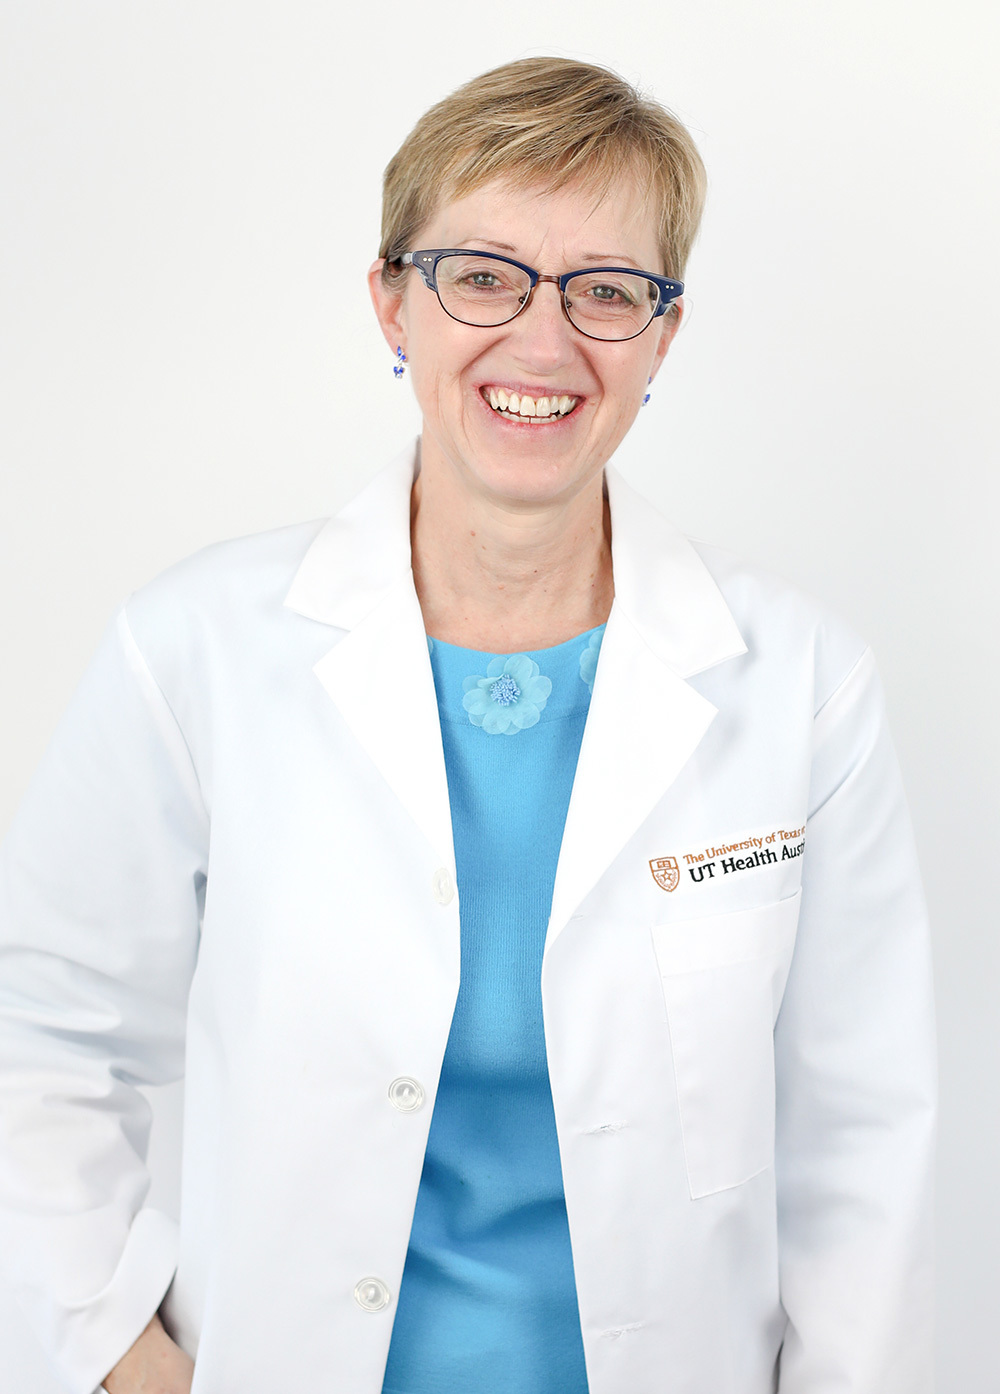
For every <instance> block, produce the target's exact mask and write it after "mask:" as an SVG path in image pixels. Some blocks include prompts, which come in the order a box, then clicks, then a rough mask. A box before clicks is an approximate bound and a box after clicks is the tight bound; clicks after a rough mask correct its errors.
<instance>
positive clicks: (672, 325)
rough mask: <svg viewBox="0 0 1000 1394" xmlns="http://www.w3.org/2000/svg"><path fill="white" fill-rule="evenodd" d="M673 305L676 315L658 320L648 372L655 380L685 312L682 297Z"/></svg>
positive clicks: (664, 316) (669, 315)
mask: <svg viewBox="0 0 1000 1394" xmlns="http://www.w3.org/2000/svg"><path fill="white" fill-rule="evenodd" d="M674 304H675V305H676V306H677V313H676V315H672V314H670V313H669V312H668V313H667V314H665V315H663V316H661V318H660V337H659V339H658V340H657V344H656V351H655V353H654V356H653V364H652V367H651V368H650V370H649V376H650V378H655V377H656V375H657V373H658V372H659V371H660V368H661V367H662V366H663V360H664V359H665V358H666V356H667V350H668V349H669V348H670V345H671V344H672V343H673V341H674V337H675V335H676V333H677V331H678V329H680V327H681V320H682V319H683V318H684V315H685V312H686V306H685V304H684V300H683V297H682V298H681V299H680V300H675V301H674Z"/></svg>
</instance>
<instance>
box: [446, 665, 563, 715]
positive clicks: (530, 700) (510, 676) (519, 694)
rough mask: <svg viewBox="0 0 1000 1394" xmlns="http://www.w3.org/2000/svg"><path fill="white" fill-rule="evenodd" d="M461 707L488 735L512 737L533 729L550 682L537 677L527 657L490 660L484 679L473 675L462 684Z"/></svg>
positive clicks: (550, 688)
mask: <svg viewBox="0 0 1000 1394" xmlns="http://www.w3.org/2000/svg"><path fill="white" fill-rule="evenodd" d="M462 690H463V691H464V692H465V696H464V697H463V698H462V706H463V707H464V708H465V710H466V711H467V712H468V713H469V720H470V721H471V722H472V724H473V726H481V727H482V728H483V730H484V731H485V732H486V733H487V734H488V735H490V736H516V735H517V733H518V731H525V730H527V728H528V727H529V726H534V725H535V724H536V723H537V721H538V718H539V715H540V714H541V711H542V708H543V707H544V706H545V703H546V702H547V701H548V700H549V693H550V692H551V691H552V683H551V681H550V680H549V679H548V678H543V677H541V676H540V675H539V671H538V664H537V663H535V662H534V660H533V659H530V658H529V657H528V655H527V654H524V653H515V654H512V655H511V657H510V658H503V657H500V658H493V659H491V660H490V663H489V667H488V668H487V669H486V676H485V678H480V677H478V676H476V675H475V674H473V676H472V677H470V678H466V679H465V681H464V682H463V684H462Z"/></svg>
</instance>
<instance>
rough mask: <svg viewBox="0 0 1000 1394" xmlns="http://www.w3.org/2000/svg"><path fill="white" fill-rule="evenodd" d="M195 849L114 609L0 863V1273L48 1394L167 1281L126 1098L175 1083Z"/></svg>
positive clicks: (125, 1343) (140, 1136) (136, 1323)
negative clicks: (41, 1357) (48, 1383)
mask: <svg viewBox="0 0 1000 1394" xmlns="http://www.w3.org/2000/svg"><path fill="white" fill-rule="evenodd" d="M207 842H208V819H207V814H206V811H205V807H204V803H203V800H202V797H201V793H200V789H199V784H198V780H197V776H196V773H195V770H194V767H193V764H192V760H191V756H190V753H189V750H188V747H187V744H186V742H185V739H184V736H183V734H182V732H181V730H180V729H179V727H178V725H177V722H176V721H175V720H174V717H173V715H172V713H171V710H170V707H169V706H168V704H167V702H166V700H165V698H164V696H163V694H162V692H161V691H160V689H159V687H158V686H157V684H156V681H155V679H154V677H153V675H152V673H151V671H150V669H149V667H148V666H147V663H146V661H145V660H144V658H143V656H142V654H141V653H140V652H139V649H138V648H137V646H136V643H135V640H134V638H133V636H132V633H131V631H130V629H129V625H128V619H127V613H126V607H124V606H123V607H122V609H121V611H120V612H119V613H118V615H117V617H116V618H115V620H114V621H113V622H112V624H111V625H110V626H109V628H108V631H107V632H106V634H105V636H104V638H103V641H102V642H101V645H100V647H99V649H98V651H97V653H96V655H95V657H94V658H93V660H92V662H91V664H90V665H89V667H88V669H87V671H86V673H85V674H84V676H83V678H82V680H81V683H80V685H79V687H78V689H77V691H76V693H75V695H74V697H73V699H72V701H71V703H70V706H69V708H68V710H67V712H66V714H65V715H64V717H63V719H62V721H61V722H60V724H59V726H58V728H57V730H56V733H55V735H54V737H53V740H52V742H51V744H50V746H49V749H48V751H47V752H46V754H45V757H44V759H43V762H42V764H41V766H40V768H39V769H38V771H37V773H36V775H35V777H34V779H33V781H32V783H31V784H30V786H29V789H28V792H27V794H26V796H25V798H24V801H23V803H22V805H21V807H20V808H19V810H18V812H17V814H16V816H15V819H14V823H13V825H12V828H11V830H10V833H9V835H8V837H7V838H6V839H5V842H4V844H3V848H2V852H0V1253H2V1259H0V1262H2V1264H3V1266H4V1268H5V1269H6V1270H7V1278H8V1281H9V1283H10V1284H11V1286H12V1288H13V1290H14V1293H15V1296H16V1298H17V1300H18V1302H19V1304H20V1306H21V1307H22V1309H23V1311H24V1314H25V1316H26V1318H27V1319H28V1321H29V1323H30V1324H31V1325H32V1326H33V1327H34V1329H35V1331H36V1332H37V1334H38V1336H39V1338H40V1339H41V1342H42V1344H43V1346H44V1348H45V1349H46V1351H47V1353H48V1355H49V1357H50V1359H51V1361H52V1362H53V1365H54V1369H55V1371H56V1375H57V1378H58V1379H59V1380H60V1381H61V1383H62V1385H63V1387H64V1388H65V1389H66V1391H67V1394H92V1391H94V1390H95V1389H96V1387H97V1386H98V1385H99V1384H100V1381H101V1380H102V1379H103V1377H104V1376H105V1375H106V1374H107V1373H108V1371H109V1370H110V1369H111V1368H112V1367H113V1366H114V1365H115V1364H116V1363H117V1362H118V1360H119V1359H120V1358H121V1356H122V1355H123V1354H124V1353H125V1351H126V1350H127V1349H128V1348H129V1346H131V1345H132V1343H133V1342H134V1341H135V1340H136V1338H137V1337H138V1336H139V1335H140V1334H141V1332H142V1331H143V1329H144V1328H145V1326H146V1324H147V1323H148V1322H149V1320H150V1318H151V1317H152V1316H153V1314H154V1313H155V1311H156V1310H157V1308H158V1306H159V1304H160V1302H161V1300H162V1298H163V1296H164V1293H165V1292H166V1290H167V1288H168V1287H169V1285H170V1282H171V1279H172V1277H173V1273H174V1270H175V1268H176V1261H177V1259H176V1250H177V1226H176V1224H175V1222H174V1221H173V1220H172V1219H171V1218H169V1217H168V1216H167V1215H165V1214H163V1213H162V1212H159V1211H156V1210H154V1209H151V1208H149V1207H147V1206H145V1205H144V1201H145V1197H146V1195H147V1193H148V1190H149V1183H150V1178H149V1173H148V1170H147V1167H146V1160H145V1159H146V1151H147V1146H148V1138H149V1126H150V1110H149V1106H148V1104H147V1102H146V1100H145V1099H144V1097H143V1095H142V1094H141V1093H140V1092H139V1091H138V1089H137V1086H138V1085H144V1084H164V1083H168V1082H170V1081H172V1080H176V1079H178V1078H179V1077H180V1076H181V1075H182V1074H183V1064H184V1031H185V1016H186V1005H187V997H188V991H189V988H190V982H191V977H192V974H193V971H194V965H195V960H196V955H197V946H198V936H199V926H200V912H201V907H202V904H203V897H204V886H205V879H206V868H207Z"/></svg>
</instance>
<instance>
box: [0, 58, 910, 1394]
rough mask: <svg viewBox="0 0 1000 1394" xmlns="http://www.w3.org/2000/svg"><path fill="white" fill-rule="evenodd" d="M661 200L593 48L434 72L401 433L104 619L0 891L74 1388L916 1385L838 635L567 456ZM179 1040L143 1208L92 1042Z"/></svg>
mask: <svg viewBox="0 0 1000 1394" xmlns="http://www.w3.org/2000/svg"><path fill="white" fill-rule="evenodd" d="M702 193H703V174H702V169H701V164H700V161H699V158H698V155H697V152H696V150H695V149H694V146H693V144H692V142H691V140H690V137H689V136H688V135H687V133H686V132H685V130H684V129H683V127H682V126H681V125H680V124H679V123H678V122H677V121H676V120H675V119H674V118H673V117H671V116H670V115H669V114H668V113H666V112H665V111H664V110H663V109H662V108H660V107H659V106H657V105H656V104H655V103H652V102H650V101H647V100H645V99H642V98H640V97H638V96H637V94H636V93H635V92H634V91H633V90H632V89H631V88H630V87H628V85H627V84H625V83H624V82H622V81H621V80H620V79H619V78H617V77H615V76H614V75H612V74H610V73H608V72H606V71H604V70H603V69H600V68H595V67H591V66H589V65H585V64H580V63H575V62H571V61H568V60H562V59H529V60H525V61H523V62H519V63H514V64H510V65H507V66H505V67H503V68H499V69H497V70H496V71H494V72H491V73H487V74H486V75H485V76H483V77H480V78H477V79H476V80H474V81H473V82H471V83H469V84H468V85H467V86H466V87H464V88H462V89H461V90H460V91H459V92H457V93H455V94H453V95H452V96H450V97H449V98H447V99H446V100H445V101H443V102H442V103H440V104H439V105H438V106H437V107H435V108H434V109H432V110H431V111H430V112H428V113H427V115H426V116H425V117H424V118H422V120H421V121H420V122H419V123H418V125H417V127H416V128H415V130H414V131H413V132H412V133H411V135H410V136H409V137H408V139H407V141H406V142H404V145H403V146H402V148H401V150H400V151H399V152H398V154H397V155H396V157H395V158H394V159H393V161H392V162H391V164H390V166H389V168H388V170H387V172H386V184H385V206H384V211H385V217H384V230H383V242H382V248H381V255H380V257H379V260H378V261H377V262H376V263H375V265H374V266H373V267H372V270H371V273H370V283H371V290H372V297H373V300H374V304H375V309H376V313H377V315H378V319H379V323H380V325H381V327H382V331H383V333H384V334H385V336H386V339H387V341H388V343H389V346H390V349H391V351H392V353H393V355H394V371H395V373H396V375H397V376H400V375H402V374H406V375H408V376H409V378H410V381H411V382H412V385H413V388H414V391H415V393H416V396H417V399H418V402H419V404H420V407H421V410H422V414H423V429H422V432H421V437H420V440H419V443H418V447H417V448H416V449H415V450H412V451H408V452H407V453H406V455H405V456H404V457H403V458H401V459H400V460H398V461H397V462H395V463H394V464H393V465H391V466H390V467H389V468H388V469H387V470H384V471H383V472H382V473H381V474H379V475H378V476H377V477H376V478H375V480H374V482H373V483H372V484H371V485H369V486H368V488H367V489H365V491H364V492H363V493H362V494H361V496H360V497H359V498H358V499H356V500H355V501H354V503H352V504H351V505H350V506H349V507H348V508H346V509H345V510H344V511H343V512H342V513H341V514H339V515H338V516H337V517H335V518H333V519H331V520H330V521H329V522H327V523H325V524H323V525H314V524H310V525H306V526H303V527H292V528H285V529H282V530H280V531H277V532H273V533H268V534H263V535H261V536H258V537H253V538H246V539H241V540H238V541H234V542H228V543H224V544H222V545H220V546H218V547H214V548H209V549H208V550H206V551H205V552H202V553H199V554H198V555H197V556H195V557H193V558H190V559H189V560H188V561H186V562H183V563H181V564H180V565H179V566H176V567H174V568H172V569H171V570H170V571H168V572H167V573H165V574H164V575H163V576H161V577H160V578H158V579H157V580H156V581H154V582H153V583H152V584H150V585H149V586H146V587H144V588H143V589H142V590H140V591H139V592H137V593H136V594H135V595H133V596H132V597H130V599H129V601H128V602H127V603H126V604H125V605H124V606H123V607H122V609H121V611H120V612H119V614H118V616H117V617H116V619H115V620H114V622H113V624H112V626H111V628H110V630H109V632H108V635H107V637H106V640H105V642H104V644H103V645H102V647H101V649H100V650H99V652H98V654H97V656H96V658H95V659H94V662H93V664H92V666H91V668H90V670H89V671H88V673H87V675H86V676H85V678H84V680H83V683H82V685H81V688H80V690H79V692H78V694H77V696H76V698H75V700H74V703H73V704H72V706H71V708H70V710H69V712H68V713H67V716H66V717H65V719H64V721H63V723H62V725H61V727H60V729H59V731H58V733H57V735H56V737H55V739H54V742H53V744H52V747H51V749H50V751H49V754H48V756H47V758H46V761H45V764H44V765H43V768H42V769H41V771H40V772H39V774H38V776H37V778H36V780H35V782H34V784H33V786H32V788H31V790H30V791H29V794H28V796H27V798H26V800H25V803H24V805H23V807H22V809H21V811H20V813H19V815H18V819H17V821H16V823H15V826H14V828H13V830H12V832H11V834H10V837H9V839H8V841H7V844H6V848H5V856H4V863H3V878H4V879H3V889H2V895H3V900H2V902H0V904H2V914H3V935H4V944H5V965H4V968H3V983H4V1001H5V1003H6V1006H5V1015H4V1018H3V1031H4V1037H3V1039H4V1049H5V1054H4V1059H5V1061H7V1062H8V1069H7V1070H6V1072H5V1074H4V1092H5V1104H4V1114H5V1117H6V1119H7V1123H6V1135H5V1140H4V1144H3V1172H2V1178H3V1180H2V1187H3V1189H2V1196H3V1205H4V1212H5V1226H6V1235H5V1240H6V1249H7V1252H8V1253H13V1254H15V1255H16V1258H15V1260H14V1267H15V1273H14V1276H15V1279H16V1281H17V1283H18V1284H19V1286H20V1289H21V1291H22V1294H23V1299H24V1302H25V1304H26V1307H27V1309H28V1311H29V1314H31V1315H33V1317H34V1318H35V1320H36V1322H37V1324H38V1325H39V1327H40V1329H41V1331H42V1334H43V1339H44V1340H45V1341H46V1343H47V1345H48V1347H49V1349H50V1351H51V1352H52V1356H53V1359H54V1361H55V1362H56V1364H57V1367H58V1368H59V1369H60V1370H61V1372H62V1377H63V1380H64V1382H65V1385H66V1388H67V1389H68V1390H71V1391H73V1392H74V1394H89V1392H90V1391H91V1390H93V1389H94V1387H95V1386H96V1385H97V1384H99V1383H100V1382H101V1380H102V1379H103V1381H104V1388H106V1389H107V1390H109V1391H110V1394H137V1391H140V1390H141V1391H146V1390H156V1391H160V1392H161V1394H164V1392H167V1394H182V1391H184V1392H186V1391H187V1390H188V1389H189V1388H190V1389H191V1390H193V1391H194V1394H236V1392H237V1391H239V1394H265V1391H266V1392H267V1394H271V1391H274V1390H279V1389H280V1390H291V1389H302V1390H306V1389H317V1388H326V1387H329V1386H330V1381H331V1380H332V1381H333V1386H334V1387H336V1388H342V1389H345V1390H351V1391H358V1392H359V1394H363V1391H372V1394H376V1391H379V1390H383V1391H385V1394H416V1391H434V1394H439V1391H446V1390H447V1391H452V1390H462V1391H467V1392H468V1394H471V1392H472V1391H483V1394H485V1392H486V1391H490V1392H491V1394H492V1391H499V1390H505V1391H506V1390H516V1391H518V1394H521V1391H525V1394H531V1392H532V1391H536V1390H538V1391H541V1390H546V1391H549V1390H559V1391H560V1392H561V1394H570V1392H571V1391H582V1390H587V1389H589V1390H591V1391H594V1394H612V1391H614V1392H615V1394H618V1391H622V1392H623V1394H624V1392H625V1391H627V1394H641V1392H642V1391H650V1394H653V1392H654V1391H655V1392H656V1394H661V1391H663V1390H664V1389H676V1390H684V1391H690V1394H764V1391H772V1390H774V1389H775V1388H778V1389H780V1391H781V1394H806V1392H807V1391H817V1394H818V1391H819V1390H821V1389H822V1390H826V1389H829V1390H833V1389H836V1390H838V1391H840V1390H843V1391H845V1392H846V1391H850V1394H893V1392H894V1391H899V1394H902V1391H906V1394H916V1392H917V1391H920V1390H924V1389H929V1388H930V1363H929V1356H928V1352H927V1347H926V1340H927V1331H928V1321H927V1314H928V1287H929V1276H928V1273H929V1260H928V1237H927V1235H928V1223H929V1204H928V1188H929V1179H928V1178H929V1169H930V1147H931V1132H932V1118H933V1093H934V1088H933V1064H932V1059H931V1038H932V1025H931V1005H930V988H929V954H928V945H927V932H926V925H925V920H924V913H923V907H922V902H921V895H920V888H919V877H918V872H917V868H916V863H915V858H914V851H913V845H912V838H911V834H910V829H909V823H908V820H907V814H906V810H905V806H904V803H903V796H902V792H901V785H900V780H899V775H898V770H897V767H896V763H895V757H894V755H893V751H892V746H891V742H890V739H889V736H888V733H887V731H886V726H885V718H884V712H883V705H882V699H881V695H880V689H879V683H878V678H877V675H876V672H875V669H874V666H873V662H872V658H871V654H870V651H869V650H868V649H867V648H866V647H865V645H864V644H863V643H862V642H861V641H860V640H858V639H857V638H856V637H855V636H854V635H853V634H852V633H851V632H850V631H849V630H847V629H846V628H845V627H844V626H843V625H842V624H841V623H839V622H838V621H837V620H836V619H833V618H831V617H830V616H828V615H827V614H825V613H824V612H822V611H820V610H819V609H818V608H817V607H816V606H815V605H814V604H813V602H811V601H809V600H808V599H806V598H804V597H802V596H801V595H799V594H797V593H796V592H794V591H793V590H790V589H789V588H788V587H786V586H784V585H782V584H781V583H779V582H777V581H775V580H774V579H772V578H770V577H768V576H764V575H762V574H760V573H759V572H757V571H755V570H754V569H753V568H750V567H747V566H745V565H744V564H742V563H740V562H739V561H737V560H735V559H734V558H732V557H730V556H729V555H727V554H725V553H723V552H720V551H717V550H716V549H714V548H710V547H705V546H702V545H698V546H695V545H694V544H693V543H691V542H689V541H688V540H687V539H685V538H684V537H682V536H681V535H679V534H678V533H677V532H676V531H675V530H674V529H673V528H672V527H671V526H670V525H669V524H667V523H666V522H665V521H664V520H663V519H662V518H660V517H659V516H658V515H657V514H656V513H655V511H654V510H653V509H651V508H650V507H649V506H648V505H647V504H646V503H645V502H644V501H643V500H642V499H640V498H639V497H638V496H636V495H635V494H634V493H633V492H632V491H631V490H630V489H629V487H628V486H627V485H626V484H625V482H624V480H623V479H622V478H621V477H620V475H618V473H617V472H616V471H615V470H614V469H613V467H611V466H610V464H609V461H610V458H611V456H612V454H613V452H614V450H615V448H616V447H617V445H618V443H619V442H620V441H621V439H622V437H623V436H624V434H625V432H626V431H627V430H628V428H629V426H630V425H631V424H632V422H633V420H634V419H635V417H636V415H637V413H638V411H639V410H640V408H641V406H642V404H643V402H644V400H645V399H646V396H647V393H648V392H649V390H650V384H651V383H652V382H653V381H654V380H655V378H656V375H657V373H658V372H659V370H660V368H661V366H662V364H663V360H664V357H665V355H666V354H667V351H668V349H669V347H670V344H671V341H672V338H673V336H674V334H675V333H676V330H677V327H678V324H679V322H680V319H681V316H682V313H683V309H682V306H683V300H682V291H683V285H682V281H681V278H682V276H683V272H684V263H685V259H686V256H687V253H688V250H689V248H690V245H691V241H692V239H693V237H694V234H695V231H696V227H697V222H698V217H699V213H700V207H701V201H702ZM185 1048H186V1078H187V1086H186V1115H185V1139H184V1163H183V1177H182V1187H183V1213H182V1219H181V1224H180V1227H179V1230H178V1228H177V1227H176V1226H175V1225H174V1224H173V1223H172V1222H171V1221H170V1220H169V1219H168V1218H167V1217H165V1216H163V1215H162V1214H159V1213H157V1212H156V1211H154V1210H151V1209H150V1208H149V1207H147V1206H145V1205H144V1204H143V1200H144V1197H145V1193H146V1189H147V1185H148V1176H147V1173H146V1170H145V1167H144V1163H143V1154H144V1146H145V1138H146V1129H147V1126H148V1118H147V1116H146V1113H145V1110H144V1107H143V1104H142V1101H141V1097H140V1096H139V1095H137V1093H136V1091H135V1085H136V1084H137V1083H140V1082H146V1083H163V1082H165V1081H168V1080H172V1079H176V1078H178V1077H179V1076H180V1074H181V1073H182V1070H185V1060H184V1052H185ZM12 1061H16V1062H17V1064H18V1069H17V1071H16V1072H15V1071H14V1070H13V1069H11V1068H10V1067H9V1062H12ZM157 1313H159V1315H157ZM161 1318H162V1319H161ZM140 1333H141V1334H140ZM137 1338H138V1339H137ZM192 1373H193V1382H192Z"/></svg>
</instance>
